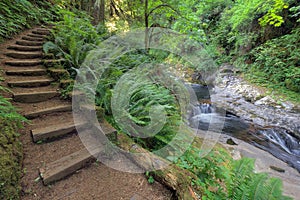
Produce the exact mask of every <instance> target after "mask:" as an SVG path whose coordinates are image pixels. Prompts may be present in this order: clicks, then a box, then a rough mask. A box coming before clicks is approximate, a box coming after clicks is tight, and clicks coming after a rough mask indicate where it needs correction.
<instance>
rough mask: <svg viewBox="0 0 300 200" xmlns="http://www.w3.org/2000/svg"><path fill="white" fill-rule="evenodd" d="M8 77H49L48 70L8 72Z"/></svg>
mask: <svg viewBox="0 0 300 200" xmlns="http://www.w3.org/2000/svg"><path fill="white" fill-rule="evenodd" d="M5 73H6V75H9V76H43V75H47V70H46V69H19V70H7V71H6V72H5Z"/></svg>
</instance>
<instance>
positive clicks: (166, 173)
mask: <svg viewBox="0 0 300 200" xmlns="http://www.w3.org/2000/svg"><path fill="white" fill-rule="evenodd" d="M117 139H118V144H119V146H120V147H121V148H122V149H123V150H125V151H128V152H131V153H132V154H126V156H127V157H129V159H130V160H132V161H133V162H134V163H135V164H136V165H138V166H139V167H141V168H143V169H147V168H149V167H148V166H149V165H150V164H151V165H152V166H153V169H157V168H155V167H160V165H162V164H163V165H165V164H168V165H169V166H168V167H167V168H164V169H161V170H156V171H153V172H151V174H153V177H154V179H156V180H157V181H158V182H160V183H162V184H163V185H165V186H167V187H168V188H170V189H171V190H173V191H175V192H176V196H177V197H178V199H180V200H181V199H182V200H196V199H198V198H197V197H196V195H195V192H194V190H193V188H192V186H191V182H192V179H195V180H196V179H197V176H196V175H195V174H193V173H191V172H189V171H188V170H184V169H182V168H179V167H178V166H176V165H175V164H172V163H171V162H169V161H167V160H165V159H163V158H161V157H159V156H156V155H154V154H150V152H149V151H148V150H146V149H144V148H142V147H140V146H139V145H137V144H136V143H135V142H134V141H133V140H132V139H131V138H130V137H129V136H127V135H125V134H118V138H117ZM134 153H144V154H146V155H149V156H144V157H141V156H134Z"/></svg>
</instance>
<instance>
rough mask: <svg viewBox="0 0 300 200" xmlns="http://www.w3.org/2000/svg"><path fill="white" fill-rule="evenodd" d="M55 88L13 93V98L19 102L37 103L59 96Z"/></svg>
mask: <svg viewBox="0 0 300 200" xmlns="http://www.w3.org/2000/svg"><path fill="white" fill-rule="evenodd" d="M59 95H60V94H59V92H57V91H56V90H53V91H45V92H28V93H14V94H13V100H14V101H15V102H20V103H38V102H42V101H47V100H50V99H52V98H54V97H57V96H59Z"/></svg>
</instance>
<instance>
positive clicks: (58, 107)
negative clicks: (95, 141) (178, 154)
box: [0, 27, 173, 200]
mask: <svg viewBox="0 0 300 200" xmlns="http://www.w3.org/2000/svg"><path fill="white" fill-rule="evenodd" d="M46 34H47V30H46V29H44V28H40V27H35V28H33V29H31V30H27V31H24V32H23V33H21V34H19V35H17V36H15V37H14V38H12V39H11V40H8V41H6V42H4V43H2V44H0V62H1V63H0V68H1V69H2V70H3V71H4V73H3V77H4V78H5V83H6V84H7V86H8V87H10V89H11V91H12V94H11V97H12V98H13V100H14V102H13V104H14V105H15V106H16V107H17V108H18V109H19V112H20V113H21V114H23V115H24V116H27V117H29V118H31V121H30V124H28V125H25V128H24V129H23V130H20V131H21V132H20V133H21V137H20V140H21V142H22V144H23V152H24V157H23V163H22V164H23V176H22V179H21V184H22V194H21V199H24V200H30V199H43V200H47V199H51V200H59V199H72V200H76V199H78V200H84V199H86V200H89V199H103V200H106V199H109V200H114V199H115V200H117V199H132V200H139V199H155V200H159V199H161V200H165V199H172V196H173V194H172V192H171V191H169V190H168V189H166V188H165V187H164V186H163V185H161V184H160V183H157V182H155V183H154V184H149V183H148V181H147V178H146V177H145V175H143V174H131V173H125V172H120V171H117V170H114V169H111V168H109V167H107V166H105V165H103V164H101V163H100V162H82V161H80V162H81V163H79V164H81V165H82V166H84V167H83V168H81V167H78V163H77V165H76V166H75V164H74V161H70V163H71V164H70V163H65V165H70V167H69V168H64V166H61V167H60V168H59V169H56V168H55V169H54V170H53V171H55V170H65V171H66V170H67V171H69V172H67V173H66V172H65V171H64V172H63V173H64V174H63V176H64V177H62V175H59V173H58V172H55V173H56V175H57V177H58V178H57V179H60V180H55V181H52V182H51V183H49V184H46V186H45V185H44V184H43V181H45V180H43V177H42V178H41V176H40V175H41V174H40V172H39V169H41V168H46V169H47V166H51V165H52V166H54V164H53V163H55V162H60V160H62V159H64V158H65V157H68V156H70V154H72V153H74V152H78V151H80V150H82V149H84V146H83V144H82V143H81V140H80V138H79V136H78V134H77V133H76V131H75V130H74V129H70V131H62V130H65V129H67V128H68V127H63V126H64V125H65V126H67V125H69V124H70V123H72V122H73V118H72V117H73V116H72V112H71V109H70V108H71V102H70V101H65V100H61V99H60V97H59V95H57V94H58V93H59V87H58V84H55V83H54V82H53V80H52V79H51V77H49V76H48V72H47V69H46V68H45V67H44V66H43V64H42V62H40V61H41V59H42V50H41V49H42V44H40V43H39V42H35V41H40V40H41V39H42V38H43V37H44V35H46ZM43 42H44V40H43ZM28 47H29V48H28ZM32 47H33V48H32ZM34 48H35V50H33V49H34ZM30 49H31V50H30ZM39 54H40V56H38V55H39ZM30 63H32V64H30ZM32 82H35V84H31V83H32ZM35 101H36V102H35ZM64 128H65V129H64ZM51 129H52V132H53V129H55V130H56V133H58V132H59V131H61V132H60V133H59V137H55V138H47V136H45V138H43V139H46V141H43V142H40V141H35V142H34V141H33V136H32V133H33V132H34V131H38V130H44V133H45V132H47V131H45V130H48V133H47V134H49V133H51ZM58 129H60V130H58ZM71 160H72V159H71ZM72 162H73V163H72ZM82 163H84V164H82ZM73 164H74V166H75V168H74V166H73ZM62 165H64V164H62ZM72 167H73V168H72ZM48 168H49V167H48ZM50 168H51V167H50ZM53 171H52V172H51V173H54V172H53ZM44 178H45V177H44ZM61 178H62V179H61Z"/></svg>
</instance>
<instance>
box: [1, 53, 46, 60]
mask: <svg viewBox="0 0 300 200" xmlns="http://www.w3.org/2000/svg"><path fill="white" fill-rule="evenodd" d="M6 55H7V56H8V57H11V58H16V59H35V58H42V57H43V54H42V53H41V52H40V53H39V52H37V53H23V52H9V53H6Z"/></svg>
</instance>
